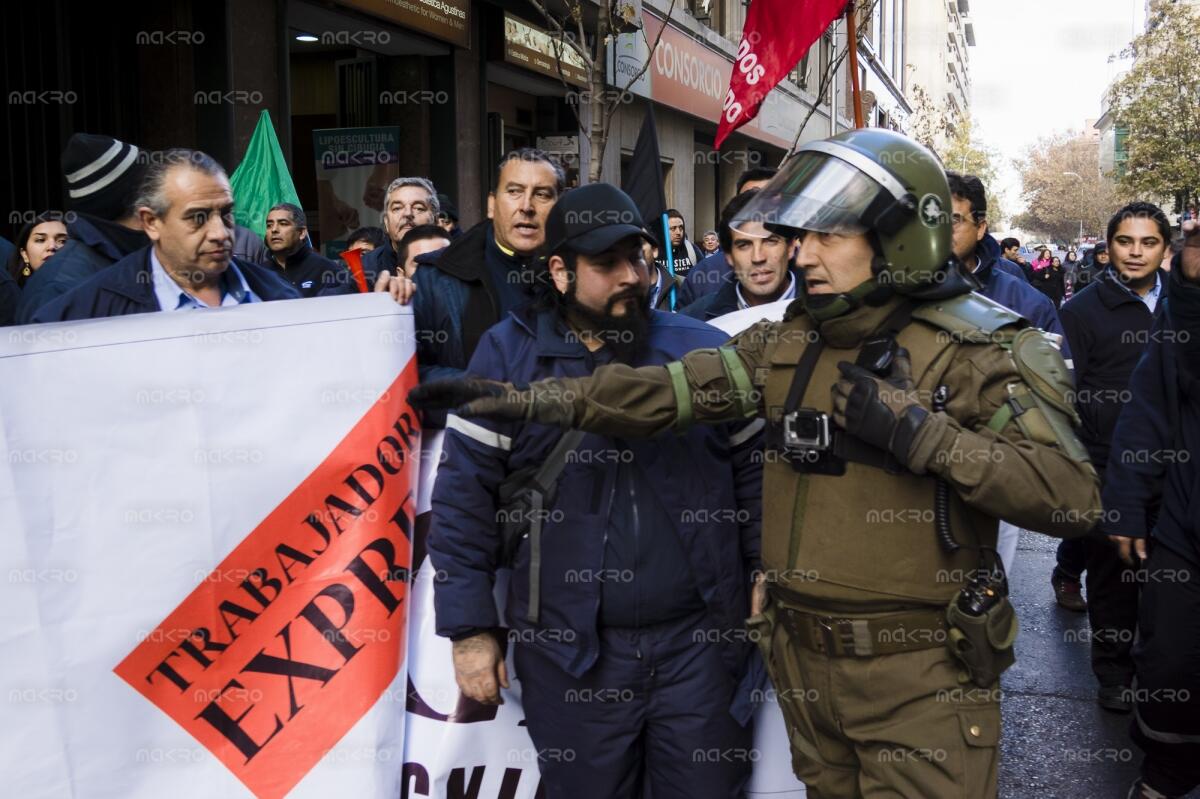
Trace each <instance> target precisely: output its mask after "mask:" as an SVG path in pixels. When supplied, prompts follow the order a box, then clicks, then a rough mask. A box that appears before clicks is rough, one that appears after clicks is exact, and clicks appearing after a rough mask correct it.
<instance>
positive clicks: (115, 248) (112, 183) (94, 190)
mask: <svg viewBox="0 0 1200 799" xmlns="http://www.w3.org/2000/svg"><path fill="white" fill-rule="evenodd" d="M147 155H148V153H144V152H141V151H139V150H138V148H137V147H134V146H133V145H132V144H126V143H125V142H122V141H118V140H117V139H114V138H112V137H110V136H95V135H92V134H90V133H76V134H75V135H73V136H72V137H71V138H70V139H69V140H68V141H67V146H66V148H65V149H64V150H63V153H62V169H63V176H64V178H65V180H66V186H67V209H68V214H67V231H68V232H69V233H70V236H71V237H70V239H69V240H68V241H67V243H66V245H65V246H64V247H63V248H62V249H61V250H59V251H58V252H57V253H55V255H54V257H53V258H51V259H50V260H49V261H47V262H46V263H45V264H43V266H42V268H41V269H38V270H37V271H36V272H34V273H33V274H32V275H30V276H29V280H27V281H26V282H25V288H24V289H23V290H22V292H21V302H20V305H19V306H18V308H17V315H16V321H17V323H18V324H28V323H29V322H32V321H34V314H35V313H37V310H38V309H39V308H41V307H42V306H43V305H45V304H46V303H48V302H50V301H51V300H53V299H56V298H57V297H61V296H62V295H63V294H65V293H66V292H68V291H70V290H71V289H73V288H75V287H76V286H78V285H79V284H80V283H82V282H83V281H85V280H87V279H88V278H90V277H91V276H92V275H95V274H96V273H97V272H99V271H100V270H102V269H104V267H106V266H110V265H111V264H113V263H116V262H117V261H119V260H121V259H122V258H124V257H125V256H127V255H129V254H130V253H132V252H134V251H135V250H140V249H142V248H143V247H145V246H147V245H148V244H149V243H150V240H149V239H148V238H146V234H145V233H144V232H142V224H141V221H140V220H139V219H138V216H137V212H136V209H135V207H134V201H135V199H136V197H137V193H138V188H139V185H140V183H141V180H142V176H143V175H144V174H145V172H146V165H145V161H146V160H147Z"/></svg>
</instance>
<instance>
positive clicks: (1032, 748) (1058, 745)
mask: <svg viewBox="0 0 1200 799" xmlns="http://www.w3.org/2000/svg"><path fill="white" fill-rule="evenodd" d="M1057 547H1058V540H1057V539H1053V538H1049V537H1048V536H1043V535H1034V534H1030V533H1025V534H1023V535H1022V537H1021V541H1020V544H1019V547H1018V550H1017V561H1016V566H1015V568H1014V569H1013V574H1011V575H1010V581H1011V589H1010V590H1011V594H1012V599H1013V604H1014V605H1015V607H1016V610H1017V615H1018V616H1019V617H1020V620H1021V632H1020V635H1019V636H1018V637H1017V663H1016V665H1015V666H1013V667H1012V668H1011V669H1009V670H1008V672H1007V673H1006V674H1005V675H1004V677H1003V678H1002V679H1001V686H1002V688H1003V689H1004V699H1003V705H1002V711H1003V723H1004V728H1003V730H1004V732H1003V739H1002V741H1001V744H1000V746H1001V760H1000V796H1001V797H1002V798H1003V799H1041V797H1048V798H1050V797H1052V798H1053V799H1118V797H1119V798H1120V799H1124V797H1125V792H1126V790H1127V789H1128V787H1129V784H1130V783H1131V782H1132V781H1133V778H1134V777H1135V776H1136V775H1137V768H1138V765H1139V763H1140V762H1141V750H1140V749H1138V748H1137V747H1136V746H1134V745H1133V742H1132V741H1130V739H1129V733H1128V729H1129V721H1130V719H1131V716H1121V715H1116V714H1113V713H1109V712H1107V711H1104V710H1101V709H1100V707H1099V706H1098V705H1097V704H1096V699H1095V697H1096V684H1095V679H1094V678H1093V676H1092V670H1091V664H1090V661H1089V657H1088V650H1089V644H1088V631H1089V630H1088V621H1087V614H1086V613H1071V612H1069V611H1066V610H1063V609H1062V608H1060V607H1058V606H1057V605H1056V604H1055V602H1054V592H1053V590H1052V589H1051V588H1050V570H1051V569H1052V568H1054V551H1055V549H1056V548H1057ZM1189 796H1191V797H1196V796H1200V792H1197V791H1193V792H1192V794H1189Z"/></svg>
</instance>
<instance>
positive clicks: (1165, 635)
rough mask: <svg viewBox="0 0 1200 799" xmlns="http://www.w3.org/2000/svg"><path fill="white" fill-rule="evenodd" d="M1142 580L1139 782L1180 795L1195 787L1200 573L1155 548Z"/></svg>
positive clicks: (1137, 653)
mask: <svg viewBox="0 0 1200 799" xmlns="http://www.w3.org/2000/svg"><path fill="white" fill-rule="evenodd" d="M1142 579H1143V583H1142V606H1141V614H1140V617H1139V621H1138V623H1139V627H1138V641H1137V645H1136V646H1135V647H1134V649H1133V658H1134V662H1135V663H1136V664H1137V682H1136V684H1135V690H1134V692H1133V694H1134V699H1135V701H1136V709H1135V713H1134V719H1133V723H1132V725H1131V733H1132V736H1133V740H1134V742H1135V743H1136V744H1137V745H1138V746H1139V747H1141V749H1142V751H1143V752H1144V753H1145V758H1144V759H1143V760H1142V778H1143V779H1144V780H1145V781H1146V783H1147V784H1148V785H1150V786H1151V787H1152V788H1154V789H1156V790H1158V791H1160V792H1162V793H1165V794H1167V795H1168V796H1181V795H1183V794H1185V793H1187V792H1188V791H1190V790H1192V789H1193V788H1195V787H1196V786H1198V785H1200V568H1197V567H1196V566H1194V565H1192V564H1191V563H1190V562H1188V561H1186V560H1184V559H1183V558H1181V557H1179V556H1178V555H1176V554H1175V553H1174V552H1172V551H1171V550H1169V549H1167V548H1166V547H1164V546H1162V545H1159V546H1156V547H1154V549H1153V550H1152V552H1151V554H1150V559H1149V561H1148V562H1147V564H1146V569H1145V572H1144V574H1143V575H1142Z"/></svg>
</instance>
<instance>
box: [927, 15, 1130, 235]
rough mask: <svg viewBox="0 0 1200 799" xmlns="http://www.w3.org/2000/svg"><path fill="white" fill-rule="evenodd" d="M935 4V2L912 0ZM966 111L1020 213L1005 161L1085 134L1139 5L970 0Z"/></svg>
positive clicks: (1011, 206) (1008, 202) (1016, 186)
mask: <svg viewBox="0 0 1200 799" xmlns="http://www.w3.org/2000/svg"><path fill="white" fill-rule="evenodd" d="M916 2H934V0H916ZM970 3H971V5H970V17H969V18H970V19H971V20H972V21H973V22H974V24H975V43H976V45H975V47H972V48H969V50H968V52H969V53H970V59H971V66H970V69H971V80H972V84H973V86H972V93H971V113H972V116H974V118H975V120H976V122H977V123H978V133H979V138H980V139H982V140H983V141H984V142H985V143H986V144H988V145H989V146H991V147H993V148H994V149H996V150H998V151H999V152H1000V155H1001V162H1002V169H1001V174H1002V178H1001V181H1000V182H1001V185H1000V187H999V188H1000V191H1001V193H1002V195H1003V196H1004V198H1005V207H1006V209H1007V210H1008V211H1009V213H1010V214H1011V213H1015V212H1017V211H1019V210H1021V208H1022V206H1023V203H1022V202H1021V201H1020V179H1019V178H1018V176H1017V174H1016V171H1015V170H1014V169H1013V168H1012V167H1011V165H1010V163H1011V160H1012V159H1014V158H1018V157H1020V156H1021V155H1022V154H1023V152H1024V151H1025V149H1026V148H1027V147H1028V146H1029V145H1030V144H1032V143H1033V142H1035V141H1037V140H1038V139H1039V138H1041V137H1043V136H1047V135H1050V134H1052V133H1055V132H1059V131H1064V130H1077V131H1081V130H1083V127H1084V124H1085V121H1086V120H1089V119H1096V118H1097V117H1099V116H1100V111H1101V108H1100V100H1101V96H1102V94H1103V93H1104V90H1105V89H1106V88H1107V86H1108V84H1109V83H1110V82H1111V81H1112V79H1113V78H1114V77H1116V75H1117V74H1118V72H1119V71H1120V70H1121V69H1122V68H1123V66H1127V64H1122V63H1118V62H1114V63H1109V60H1108V59H1109V56H1110V55H1113V54H1115V53H1118V52H1119V51H1120V50H1122V49H1123V48H1124V47H1125V46H1126V45H1127V44H1128V43H1129V41H1130V40H1131V39H1132V38H1133V35H1134V33H1135V30H1140V29H1141V26H1142V24H1143V17H1144V13H1145V11H1144V9H1145V0H970Z"/></svg>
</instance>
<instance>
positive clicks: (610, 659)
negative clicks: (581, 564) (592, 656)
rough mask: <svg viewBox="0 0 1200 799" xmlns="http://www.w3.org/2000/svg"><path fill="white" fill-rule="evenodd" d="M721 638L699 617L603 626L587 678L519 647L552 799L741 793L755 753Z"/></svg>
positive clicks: (532, 730) (525, 698)
mask: <svg viewBox="0 0 1200 799" xmlns="http://www.w3.org/2000/svg"><path fill="white" fill-rule="evenodd" d="M720 640H721V639H720V637H719V635H718V634H709V633H708V631H707V629H706V627H705V626H704V625H702V624H700V623H698V622H697V620H696V619H694V618H693V619H684V620H679V621H676V622H666V623H664V624H660V625H655V626H652V627H642V628H638V629H624V628H606V629H603V630H601V631H600V657H599V660H598V661H597V662H596V664H595V665H594V666H593V667H592V668H591V670H589V671H588V672H587V673H586V674H585V675H584V676H583V677H582V678H580V679H575V678H574V677H572V676H571V675H569V674H567V673H566V672H565V671H563V670H562V669H561V668H560V667H559V666H558V665H556V664H555V663H553V662H551V661H550V660H548V659H546V658H545V657H544V656H543V655H541V654H540V653H539V652H538V651H537V649H536V648H535V647H534V646H531V645H528V644H517V646H516V649H515V651H514V653H513V658H514V664H515V666H516V672H517V677H518V678H519V679H520V680H521V692H522V695H521V703H522V706H523V707H524V709H525V720H526V724H527V726H528V729H529V737H530V738H531V739H532V740H533V746H534V748H535V749H536V750H537V753H538V767H539V769H540V770H541V775H542V789H543V790H544V792H545V796H546V799H636V798H637V797H640V796H642V795H643V790H644V789H648V792H649V794H650V795H651V796H652V797H653V799H692V797H712V799H725V797H739V796H741V795H742V792H743V790H744V788H745V784H746V782H747V780H748V779H749V776H750V766H751V763H752V762H753V760H754V759H755V758H756V757H757V755H756V752H755V751H754V750H753V749H751V730H750V728H749V727H742V726H741V725H740V724H738V723H737V721H736V720H734V718H733V716H731V715H730V713H729V707H730V704H731V703H732V700H733V694H734V690H735V688H736V685H735V682H734V677H733V675H732V674H731V673H730V669H729V666H727V665H726V664H725V661H724V660H723V659H722V657H721V649H722V647H723V646H726V645H727V644H722V643H720Z"/></svg>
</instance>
